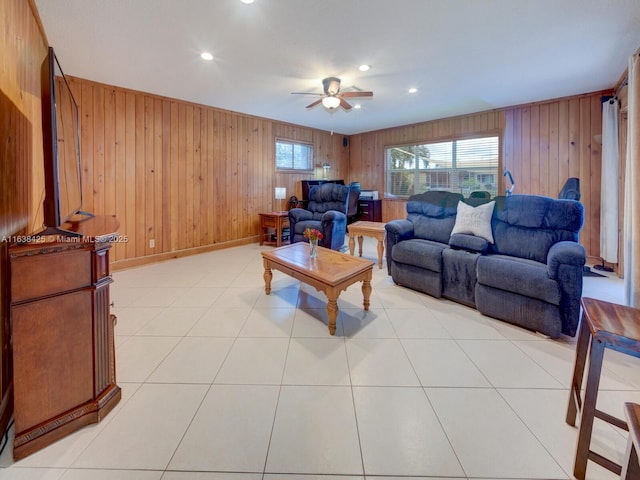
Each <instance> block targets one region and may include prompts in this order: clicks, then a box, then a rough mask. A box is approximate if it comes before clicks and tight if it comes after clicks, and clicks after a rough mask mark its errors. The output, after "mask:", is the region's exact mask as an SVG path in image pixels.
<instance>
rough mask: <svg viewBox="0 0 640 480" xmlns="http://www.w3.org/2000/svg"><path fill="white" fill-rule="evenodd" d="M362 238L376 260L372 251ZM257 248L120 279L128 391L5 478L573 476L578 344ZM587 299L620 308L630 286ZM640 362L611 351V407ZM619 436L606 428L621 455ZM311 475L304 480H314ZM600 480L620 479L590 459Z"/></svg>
mask: <svg viewBox="0 0 640 480" xmlns="http://www.w3.org/2000/svg"><path fill="white" fill-rule="evenodd" d="M375 247H376V245H375V241H373V240H371V239H368V238H366V239H365V245H364V255H365V256H366V257H368V258H370V259H372V260H375V259H376V256H377V254H376V248H375ZM265 248H268V247H259V246H258V245H257V244H254V245H249V246H244V247H239V248H232V249H227V250H221V251H216V252H211V253H207V254H202V255H197V256H193V257H186V258H182V259H177V260H171V261H167V262H163V263H158V264H154V265H149V266H145V267H139V268H135V269H131V270H126V271H121V272H117V273H115V274H114V279H115V283H114V284H113V286H112V298H113V300H114V301H115V304H116V306H115V308H114V313H115V314H116V315H117V316H118V325H117V327H116V335H117V339H116V342H117V351H116V358H117V378H118V383H119V384H120V385H121V387H122V389H123V399H122V401H121V402H120V403H119V405H118V406H117V407H116V409H115V410H114V411H113V412H112V413H111V414H109V415H108V416H107V418H106V419H105V420H104V421H103V422H102V423H100V424H98V425H93V426H89V427H86V428H84V429H82V430H81V431H79V432H76V433H75V434H73V435H71V436H69V437H67V438H66V439H63V440H61V441H59V442H57V443H56V444H54V445H51V446H50V447H48V448H46V449H44V450H42V451H40V452H38V453H36V454H34V455H32V456H30V457H28V458H26V459H24V460H22V461H20V462H17V463H14V462H13V461H12V459H11V453H10V452H11V448H12V446H11V443H9V445H8V447H7V448H6V449H5V451H4V452H3V454H2V456H1V457H0V479H3V480H4V479H11V480H13V479H20V480H22V479H43V480H44V479H47V480H55V479H63V480H76V479H77V480H79V479H83V480H86V479H88V480H92V479H95V480H107V479H109V480H112V479H122V480H160V479H161V480H260V479H263V478H264V479H266V480H298V479H300V478H304V479H305V480H318V479H319V478H320V477H321V476H322V475H331V477H329V478H330V479H331V480H341V479H342V478H344V479H356V478H363V477H364V476H375V478H376V479H380V480H387V478H388V477H394V478H397V477H403V476H404V477H423V478H429V479H444V478H447V479H451V478H459V479H480V478H482V479H484V480H491V479H568V478H572V477H571V471H572V465H573V454H574V450H575V442H576V436H577V430H576V429H575V428H572V427H569V426H567V425H566V424H565V422H564V415H565V409H566V405H567V399H568V386H569V381H570V376H571V370H572V367H573V354H574V347H575V341H574V339H570V338H566V337H565V338H562V339H560V340H557V341H554V340H549V339H546V338H544V337H542V336H539V335H537V334H535V333H532V332H529V331H526V330H523V329H520V328H518V327H514V326H512V325H509V324H506V323H504V322H500V321H497V320H494V319H491V318H488V317H484V316H482V315H480V314H479V313H478V312H477V311H475V310H473V309H471V308H467V307H464V306H461V305H458V304H456V303H453V302H451V301H448V300H444V299H434V298H431V297H429V296H426V295H422V294H419V293H416V292H413V291H411V290H408V289H405V288H401V287H398V286H396V285H394V284H393V281H392V280H391V279H390V277H388V276H387V272H386V269H382V270H379V269H378V268H377V267H376V268H374V279H373V281H372V285H373V293H372V299H371V309H370V311H369V312H364V311H363V310H362V293H361V291H360V288H359V285H356V286H352V287H350V288H349V289H348V290H347V291H346V292H343V294H342V295H341V297H340V300H339V306H340V309H341V311H340V315H339V318H338V325H337V327H338V328H337V333H336V336H335V337H330V336H329V334H328V331H327V326H326V322H327V316H326V312H325V298H324V296H323V295H322V294H320V293H318V292H316V291H315V290H314V289H313V288H310V287H308V286H306V285H300V284H299V282H297V281H295V280H293V279H291V278H289V277H287V276H285V275H283V274H281V273H280V272H274V278H273V284H272V288H273V290H272V294H271V295H270V296H266V295H265V294H264V286H263V279H262V273H263V266H262V259H261V256H260V251H261V250H263V249H265ZM584 295H585V296H592V297H597V298H602V299H605V300H610V301H614V302H618V303H622V298H621V295H622V282H621V281H620V280H618V279H616V278H594V277H587V278H585V287H584ZM639 366H640V362H638V361H636V360H635V359H631V358H629V357H627V356H624V355H620V354H616V353H615V352H607V354H606V360H605V368H604V378H603V380H602V382H601V386H602V389H601V393H600V396H599V399H598V401H599V406H600V407H601V408H603V409H608V410H609V411H611V412H612V413H614V414H617V415H622V405H623V402H625V401H637V402H640V368H638V367H639ZM625 442H626V438H625V435H624V434H623V432H619V431H617V430H615V429H614V428H612V427H610V426H608V425H605V424H602V423H599V421H596V428H595V437H594V444H595V445H597V448H599V449H600V450H602V451H603V452H604V453H607V454H609V455H612V456H614V457H615V458H618V459H620V458H621V456H622V452H623V451H624V448H625ZM302 475H304V477H302ZM587 478H588V479H605V480H607V479H614V478H616V477H615V476H614V475H612V474H610V473H609V472H607V471H605V470H603V469H602V468H600V467H598V466H597V465H594V464H593V463H592V462H590V464H589V468H588V471H587Z"/></svg>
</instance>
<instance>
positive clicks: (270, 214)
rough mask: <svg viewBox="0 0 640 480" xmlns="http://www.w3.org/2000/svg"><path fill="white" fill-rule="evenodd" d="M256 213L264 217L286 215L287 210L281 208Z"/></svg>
mask: <svg viewBox="0 0 640 480" xmlns="http://www.w3.org/2000/svg"><path fill="white" fill-rule="evenodd" d="M258 215H262V216H265V217H288V216H289V212H287V211H286V210H283V211H278V212H263V213H259V214H258Z"/></svg>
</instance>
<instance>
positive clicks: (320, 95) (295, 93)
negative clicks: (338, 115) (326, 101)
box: [291, 92, 324, 97]
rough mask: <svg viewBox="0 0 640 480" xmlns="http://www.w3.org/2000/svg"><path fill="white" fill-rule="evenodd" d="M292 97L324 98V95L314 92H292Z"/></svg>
mask: <svg viewBox="0 0 640 480" xmlns="http://www.w3.org/2000/svg"><path fill="white" fill-rule="evenodd" d="M291 95H313V96H314V97H324V93H313V92H291Z"/></svg>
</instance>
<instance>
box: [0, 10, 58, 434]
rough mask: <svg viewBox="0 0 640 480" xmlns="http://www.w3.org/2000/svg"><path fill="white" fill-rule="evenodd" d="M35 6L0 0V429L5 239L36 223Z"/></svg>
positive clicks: (8, 402) (8, 399)
mask: <svg viewBox="0 0 640 480" xmlns="http://www.w3.org/2000/svg"><path fill="white" fill-rule="evenodd" d="M35 12H36V11H35V7H33V5H32V3H31V2H27V1H25V0H2V1H0V18H1V19H2V21H1V22H0V326H1V328H0V354H1V359H0V396H1V401H0V432H3V431H4V430H5V427H6V425H7V422H8V420H9V418H10V416H11V414H12V411H13V410H12V408H13V407H12V405H13V398H12V392H11V384H12V378H13V377H12V366H11V357H10V345H9V336H8V332H9V325H10V323H9V312H8V305H9V287H8V280H9V275H8V263H7V262H6V247H7V240H8V239H11V238H12V237H13V236H14V235H24V234H26V233H29V232H31V231H33V230H34V229H37V228H39V226H40V225H41V224H42V200H43V199H42V198H40V193H41V191H42V189H41V188H40V186H41V185H42V184H43V165H42V127H41V118H42V115H41V109H40V64H41V63H42V60H43V59H44V57H45V55H46V53H47V49H46V45H47V43H46V39H45V37H44V34H43V32H42V31H41V29H40V26H39V19H38V17H37V14H36V13H35Z"/></svg>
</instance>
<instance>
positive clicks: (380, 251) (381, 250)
mask: <svg viewBox="0 0 640 480" xmlns="http://www.w3.org/2000/svg"><path fill="white" fill-rule="evenodd" d="M383 253H384V242H383V240H382V238H379V239H378V267H379V268H382V254H383Z"/></svg>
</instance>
